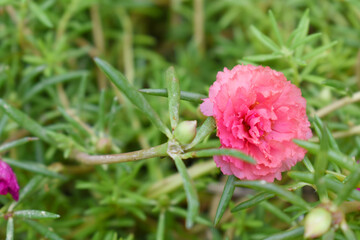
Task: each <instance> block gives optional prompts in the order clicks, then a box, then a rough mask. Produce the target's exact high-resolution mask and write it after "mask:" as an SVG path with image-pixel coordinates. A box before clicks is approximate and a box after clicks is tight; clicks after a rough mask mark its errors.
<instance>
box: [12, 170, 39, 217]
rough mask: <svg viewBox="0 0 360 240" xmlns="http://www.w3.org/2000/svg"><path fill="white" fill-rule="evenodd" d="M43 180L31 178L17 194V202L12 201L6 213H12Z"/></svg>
mask: <svg viewBox="0 0 360 240" xmlns="http://www.w3.org/2000/svg"><path fill="white" fill-rule="evenodd" d="M42 179H43V176H39V175H37V176H35V177H33V178H32V179H31V180H30V181H29V182H28V183H27V184H26V186H25V187H23V188H21V190H20V194H19V201H17V202H16V201H14V202H13V203H12V204H11V205H10V207H9V210H8V211H12V210H13V209H14V208H15V207H16V206H17V205H18V204H19V203H21V202H22V201H23V200H24V199H25V198H26V197H27V196H28V195H29V194H30V193H31V192H33V190H34V189H35V188H36V187H38V186H39V185H40V182H41V180H42Z"/></svg>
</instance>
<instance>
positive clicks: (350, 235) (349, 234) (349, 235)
mask: <svg viewBox="0 0 360 240" xmlns="http://www.w3.org/2000/svg"><path fill="white" fill-rule="evenodd" d="M340 228H341V231H342V232H343V233H344V235H345V237H346V239H347V240H357V239H358V238H357V237H356V235H355V233H354V232H353V231H352V230H351V228H350V227H349V225H348V224H347V223H346V222H345V221H342V222H341V223H340Z"/></svg>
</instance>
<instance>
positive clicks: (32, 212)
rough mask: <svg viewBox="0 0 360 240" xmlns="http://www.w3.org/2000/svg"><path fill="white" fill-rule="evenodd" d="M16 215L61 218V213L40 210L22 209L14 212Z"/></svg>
mask: <svg viewBox="0 0 360 240" xmlns="http://www.w3.org/2000/svg"><path fill="white" fill-rule="evenodd" d="M14 217H20V218H30V219H43V218H59V217H60V215H58V214H55V213H51V212H45V211H40V210H21V211H16V212H14Z"/></svg>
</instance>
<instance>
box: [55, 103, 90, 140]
mask: <svg viewBox="0 0 360 240" xmlns="http://www.w3.org/2000/svg"><path fill="white" fill-rule="evenodd" d="M57 109H58V110H59V112H60V113H61V115H62V116H63V117H64V118H65V119H66V121H68V122H69V123H70V124H71V125H72V126H73V127H74V128H75V129H76V130H78V131H79V132H80V133H81V134H83V135H84V136H86V137H89V138H90V137H91V134H90V133H89V132H88V131H87V129H85V127H84V126H82V125H81V124H80V123H79V122H78V121H76V120H75V119H74V118H73V117H72V116H70V115H69V114H68V113H67V112H66V111H65V109H63V108H62V107H57Z"/></svg>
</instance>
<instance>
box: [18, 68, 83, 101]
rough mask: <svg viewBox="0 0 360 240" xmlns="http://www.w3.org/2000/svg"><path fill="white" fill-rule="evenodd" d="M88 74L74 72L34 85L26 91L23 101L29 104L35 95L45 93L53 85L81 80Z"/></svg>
mask: <svg viewBox="0 0 360 240" xmlns="http://www.w3.org/2000/svg"><path fill="white" fill-rule="evenodd" d="M86 74H88V72H87V71H74V72H69V73H65V74H61V75H58V76H55V77H50V78H46V79H43V80H41V81H40V82H39V83H38V84H36V85H34V86H33V87H32V88H31V89H29V90H28V91H26V94H25V95H24V97H23V98H22V101H23V102H27V101H28V100H30V99H31V98H32V97H33V96H34V95H36V94H38V93H39V92H41V91H43V90H44V89H46V88H48V87H50V86H52V85H55V84H58V83H62V82H66V81H70V80H73V79H77V78H81V77H83V76H84V75H86Z"/></svg>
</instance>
